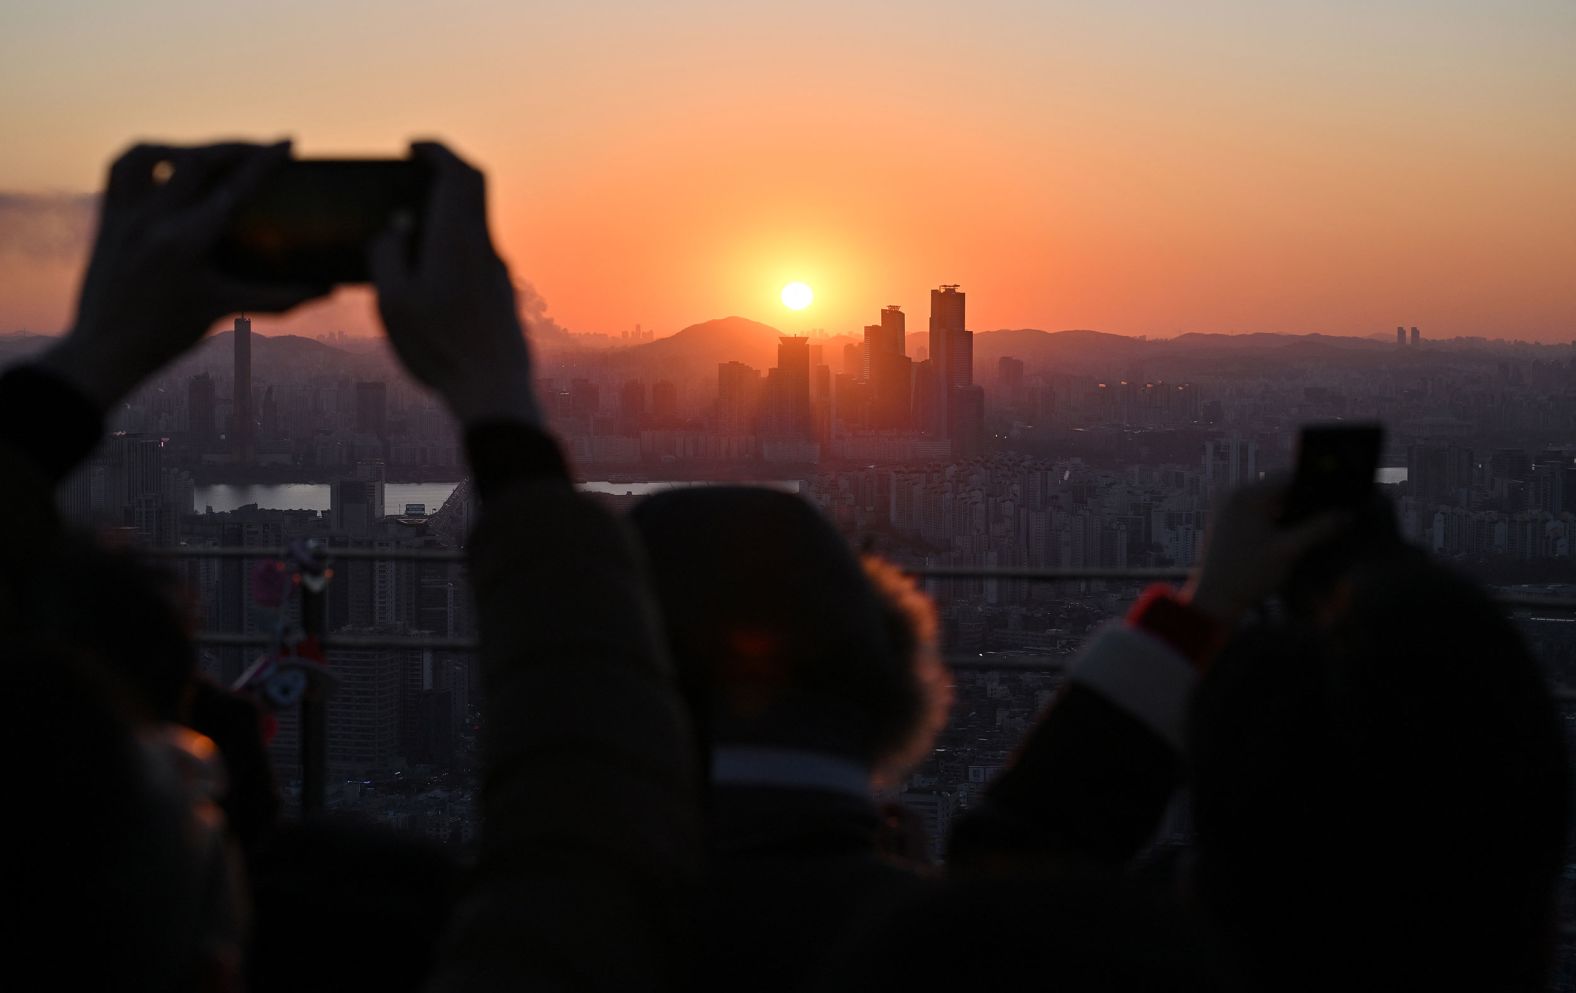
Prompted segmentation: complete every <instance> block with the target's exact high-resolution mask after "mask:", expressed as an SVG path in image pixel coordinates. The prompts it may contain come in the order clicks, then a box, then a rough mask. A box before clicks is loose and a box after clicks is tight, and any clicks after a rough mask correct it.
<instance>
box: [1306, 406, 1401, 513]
mask: <svg viewBox="0 0 1576 993" xmlns="http://www.w3.org/2000/svg"><path fill="white" fill-rule="evenodd" d="M1383 445H1384V428H1383V427H1382V426H1381V425H1378V424H1352V425H1316V426H1312V427H1305V428H1303V429H1302V434H1301V435H1300V436H1299V438H1298V440H1297V470H1296V474H1295V475H1294V476H1293V477H1292V483H1291V490H1290V492H1289V493H1288V494H1287V497H1286V509H1285V511H1284V513H1283V514H1282V518H1281V519H1282V521H1283V522H1285V523H1287V524H1291V523H1295V522H1296V521H1300V520H1303V519H1306V518H1308V517H1311V516H1313V515H1315V514H1319V513H1322V512H1324V511H1329V510H1346V511H1353V512H1355V511H1358V510H1361V509H1362V508H1364V507H1366V506H1367V505H1368V504H1369V503H1370V502H1371V501H1372V499H1373V496H1374V492H1375V490H1374V476H1375V474H1376V473H1377V472H1378V471H1379V453H1380V449H1381V448H1382V447H1383Z"/></svg>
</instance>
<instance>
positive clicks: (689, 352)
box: [542, 317, 1428, 378]
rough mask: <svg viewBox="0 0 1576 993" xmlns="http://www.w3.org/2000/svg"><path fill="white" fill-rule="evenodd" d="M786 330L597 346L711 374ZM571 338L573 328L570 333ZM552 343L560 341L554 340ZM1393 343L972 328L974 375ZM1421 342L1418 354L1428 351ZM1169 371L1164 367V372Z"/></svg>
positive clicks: (731, 326)
mask: <svg viewBox="0 0 1576 993" xmlns="http://www.w3.org/2000/svg"><path fill="white" fill-rule="evenodd" d="M784 333H785V332H783V331H781V330H779V329H778V328H774V327H772V326H771V325H769V324H763V323H761V322H759V321H753V320H750V319H748V318H745V317H724V318H719V319H717V320H711V321H706V322H704V323H701V324H693V325H690V326H689V327H687V328H684V329H683V330H682V331H679V332H677V333H675V334H672V335H669V336H668V337H665V338H659V339H657V340H656V341H653V342H650V343H647V344H642V345H634V346H630V347H627V348H615V349H612V350H608V351H599V352H598V354H599V355H600V357H601V358H600V361H602V362H605V363H607V364H609V365H615V366H616V365H628V366H629V367H631V368H632V369H633V368H640V369H642V370H643V371H644V372H645V374H647V375H651V376H672V377H676V378H677V377H683V378H689V377H709V376H713V375H715V372H716V367H717V365H718V364H720V363H723V362H743V363H744V364H745V365H748V366H751V367H753V368H755V369H759V370H761V371H763V372H764V371H765V370H767V369H769V368H771V367H772V366H774V365H776V364H777V340H778V338H780V337H782V336H783V335H784ZM569 337H570V338H571V339H572V337H573V336H569ZM858 340H859V339H857V338H854V337H853V336H851V335H835V336H831V337H825V338H820V337H818V338H816V339H814V342H815V344H819V345H821V346H822V347H823V348H824V349H825V353H824V355H823V360H824V361H825V362H826V364H828V365H830V366H831V367H832V369H833V371H834V372H841V371H842V366H843V355H842V352H843V348H844V346H845V345H848V344H851V343H855V342H857V341H858ZM566 344H570V345H571V346H572V341H571V342H565V340H564V339H562V338H559V339H555V341H554V342H553V344H552V345H550V346H548V347H546V348H544V349H542V351H543V352H544V358H545V359H546V364H549V365H551V364H555V362H557V361H562V360H563V359H565V358H566V354H565V353H564V352H562V351H560V349H562V348H563V347H564V346H565V345H566ZM553 346H557V347H553ZM928 350H929V335H928V334H927V333H926V332H923V331H921V332H915V333H911V334H909V335H908V341H907V353H908V354H909V355H910V356H918V355H924V354H927V353H928ZM1393 352H1394V345H1393V344H1389V343H1386V342H1385V341H1382V340H1377V339H1369V338H1346V337H1339V336H1335V335H1325V334H1306V335H1292V334H1269V333H1265V334H1241V335H1230V334H1211V333H1192V334H1184V335H1180V336H1178V337H1176V338H1164V339H1147V338H1134V337H1129V336H1126V335H1118V334H1109V333H1107V332H1104V331H1090V330H1068V331H1041V330H1038V329H1036V328H1016V329H1003V330H998V331H981V332H976V333H975V335H974V367H975V376H976V378H983V377H985V376H987V375H994V372H993V371H991V372H987V370H994V369H995V367H996V365H997V363H998V361H999V360H1000V359H1001V358H1003V357H1006V356H1011V357H1013V358H1016V359H1019V360H1021V361H1022V362H1023V363H1024V365H1025V366H1026V367H1027V368H1028V369H1029V370H1031V371H1038V370H1045V369H1054V370H1058V371H1064V372H1069V373H1093V374H1100V375H1105V374H1109V373H1113V372H1116V373H1121V372H1124V371H1125V369H1126V367H1128V366H1130V365H1132V364H1134V363H1142V364H1144V365H1145V366H1148V365H1151V364H1153V365H1156V366H1158V367H1163V368H1166V369H1168V370H1169V369H1171V368H1172V367H1182V368H1186V369H1193V370H1197V371H1206V370H1209V369H1213V368H1222V367H1229V366H1232V365H1236V364H1239V363H1248V364H1254V363H1258V362H1262V361H1265V360H1271V361H1303V360H1310V359H1324V360H1330V361H1343V360H1348V359H1349V360H1353V361H1357V362H1363V361H1370V360H1371V357H1372V356H1382V355H1386V354H1393ZM1427 352H1428V350H1424V352H1423V353H1422V354H1427ZM1166 374H1167V375H1170V374H1172V373H1170V372H1169V371H1168V372H1167V373H1166Z"/></svg>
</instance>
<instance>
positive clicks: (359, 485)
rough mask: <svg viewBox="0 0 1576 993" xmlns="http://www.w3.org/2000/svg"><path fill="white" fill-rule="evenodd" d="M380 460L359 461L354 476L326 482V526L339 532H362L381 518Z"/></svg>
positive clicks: (362, 533) (372, 526) (366, 531)
mask: <svg viewBox="0 0 1576 993" xmlns="http://www.w3.org/2000/svg"><path fill="white" fill-rule="evenodd" d="M383 490H384V486H383V463H381V462H361V463H358V464H357V465H356V476H355V478H354V479H341V480H337V481H336V482H334V483H332V484H330V485H329V493H328V517H329V526H330V528H331V529H332V530H334V531H335V532H336V533H339V534H351V535H364V534H367V533H369V532H371V531H372V530H373V529H374V528H375V527H377V524H378V522H379V521H381V520H382V519H383V499H384V494H383Z"/></svg>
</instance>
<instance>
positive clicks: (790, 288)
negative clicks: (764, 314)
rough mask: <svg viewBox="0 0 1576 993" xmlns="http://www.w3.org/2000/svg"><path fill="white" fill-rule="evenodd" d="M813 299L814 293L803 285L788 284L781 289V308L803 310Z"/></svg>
mask: <svg viewBox="0 0 1576 993" xmlns="http://www.w3.org/2000/svg"><path fill="white" fill-rule="evenodd" d="M814 299H815V291H813V290H811V289H810V287H808V286H806V285H804V284H803V283H789V284H788V285H787V286H784V287H783V306H784V307H787V308H788V309H789V310H803V309H804V308H806V307H808V306H810V303H811V301H813V300H814Z"/></svg>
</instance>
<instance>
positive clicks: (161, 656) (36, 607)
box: [25, 535, 197, 722]
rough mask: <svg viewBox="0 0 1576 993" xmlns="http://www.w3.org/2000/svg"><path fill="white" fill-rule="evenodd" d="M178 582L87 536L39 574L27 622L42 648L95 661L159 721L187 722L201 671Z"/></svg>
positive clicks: (64, 547) (74, 540)
mask: <svg viewBox="0 0 1576 993" xmlns="http://www.w3.org/2000/svg"><path fill="white" fill-rule="evenodd" d="M183 596H184V594H183V592H182V589H181V584H180V581H179V580H178V579H177V577H176V576H175V575H174V574H173V573H171V572H170V571H168V570H167V569H163V568H160V567H158V566H154V565H150V564H149V563H148V562H146V561H145V560H143V559H140V558H138V557H137V556H136V555H135V554H133V553H132V552H131V551H129V550H125V549H110V548H105V547H104V546H102V545H100V544H99V543H98V542H97V541H94V540H92V539H90V538H89V537H87V536H85V535H72V536H70V537H69V538H68V539H67V540H65V541H63V542H62V543H61V546H60V548H59V550H58V551H57V552H56V553H55V555H53V556H52V561H51V562H49V563H48V565H47V567H45V568H43V569H41V570H40V572H39V574H38V576H37V582H36V585H35V588H34V589H33V590H32V591H31V595H30V597H29V601H30V603H29V608H28V609H29V615H28V616H27V617H26V619H25V621H26V623H27V624H28V625H29V627H30V628H31V629H32V630H33V631H35V632H37V636H38V638H39V640H40V641H42V642H44V643H47V644H52V645H59V646H62V648H63V650H65V651H67V652H71V653H75V654H82V655H86V656H89V657H91V658H93V659H94V660H95V661H97V662H99V663H101V664H103V665H104V666H106V667H107V668H109V669H111V670H113V671H114V672H115V673H116V674H117V675H118V676H119V677H120V678H121V679H122V680H123V681H124V682H125V684H126V685H127V687H128V688H130V689H131V690H132V691H134V694H135V699H136V702H137V703H138V704H140V706H141V707H142V709H144V710H145V711H146V712H147V713H148V714H149V715H150V716H152V717H154V718H156V719H157V720H161V721H183V722H184V721H186V720H187V719H188V717H189V714H188V713H187V708H188V704H189V702H190V694H191V692H192V685H193V678H194V676H195V674H196V671H197V654H196V651H195V649H194V648H193V647H192V642H191V639H190V632H189V630H188V627H189V624H188V618H187V616H186V611H185V608H184V604H183V602H182V600H183Z"/></svg>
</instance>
